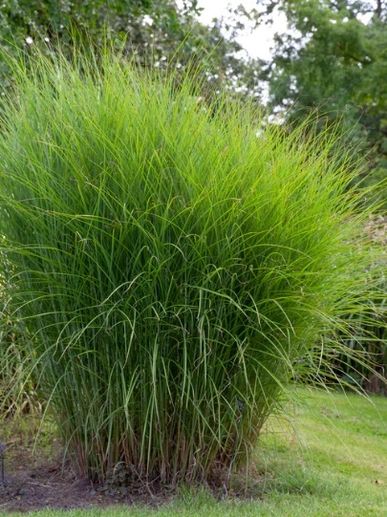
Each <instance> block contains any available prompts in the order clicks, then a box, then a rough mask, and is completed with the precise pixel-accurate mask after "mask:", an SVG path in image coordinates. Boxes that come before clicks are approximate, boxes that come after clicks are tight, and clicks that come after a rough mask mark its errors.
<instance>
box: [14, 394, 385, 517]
mask: <svg viewBox="0 0 387 517" xmlns="http://www.w3.org/2000/svg"><path fill="white" fill-rule="evenodd" d="M295 395H296V399H297V400H296V402H295V403H294V404H293V403H292V404H291V406H290V409H289V412H288V417H287V418H286V419H285V418H283V417H281V418H278V417H277V418H272V419H271V421H270V422H269V424H268V426H267V432H265V433H264V435H263V436H262V439H261V443H260V447H259V448H258V452H257V457H256V462H257V470H258V472H261V471H262V472H264V473H265V474H264V475H263V476H262V482H260V483H259V484H258V485H259V486H258V495H259V497H258V498H256V499H254V500H236V499H232V498H225V499H224V500H222V501H218V500H216V499H215V498H214V497H213V496H212V495H211V494H209V493H208V492H206V491H204V490H201V491H194V490H188V489H185V490H182V491H181V492H180V495H179V496H178V497H177V498H176V499H175V500H174V502H173V503H170V504H168V505H165V506H162V507H161V508H158V509H151V508H144V507H122V506H120V507H112V508H110V509H105V510H103V509H94V510H71V511H66V513H65V514H63V515H65V517H89V516H101V517H124V516H128V517H143V516H144V517H145V516H154V517H162V516H171V517H173V516H187V517H193V516H205V517H215V516H219V517H220V516H222V517H224V516H250V515H251V516H255V515H259V516H261V515H262V516H265V515H275V516H302V517H309V516H345V517H348V516H362V517H363V516H372V515H375V516H377V517H383V516H387V398H382V397H371V398H370V399H368V400H367V399H366V398H364V397H361V396H359V395H354V394H350V395H348V394H342V393H326V392H323V391H317V390H306V389H297V391H296V392H295ZM15 515H16V514H15ZM34 515H35V514H34ZM56 515H61V512H59V511H57V510H55V511H41V512H38V513H36V516H39V517H53V516H56Z"/></svg>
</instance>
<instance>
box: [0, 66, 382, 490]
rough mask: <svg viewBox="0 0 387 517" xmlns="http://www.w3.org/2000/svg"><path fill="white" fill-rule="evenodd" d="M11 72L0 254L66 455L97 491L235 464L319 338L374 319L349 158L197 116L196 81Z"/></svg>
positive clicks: (225, 110) (253, 123)
mask: <svg viewBox="0 0 387 517" xmlns="http://www.w3.org/2000/svg"><path fill="white" fill-rule="evenodd" d="M14 68H15V75H16V76H17V82H18V87H17V91H16V95H14V96H13V97H11V98H10V99H9V100H8V103H7V106H6V108H5V111H4V114H3V120H2V125H3V131H2V134H1V138H0V152H1V155H2V165H1V182H0V199H1V210H2V217H1V221H2V233H3V234H4V236H5V241H4V243H3V244H2V247H3V252H4V253H5V254H6V257H7V260H8V261H10V263H11V264H12V268H14V271H15V272H14V275H13V283H14V285H15V288H14V291H13V297H12V310H13V312H14V314H17V315H18V317H19V318H21V320H22V321H23V322H24V324H25V325H26V326H27V327H28V329H29V331H30V332H31V334H32V339H31V340H30V346H31V347H32V348H33V350H32V351H31V354H33V357H36V366H35V371H36V372H37V375H38V376H39V386H40V389H41V393H42V395H43V397H44V398H45V399H46V400H48V401H49V404H50V407H51V408H52V411H53V412H54V414H55V417H56V419H57V421H58V423H59V424H60V425H59V429H60V431H61V432H62V435H63V439H64V441H65V443H66V450H67V451H69V453H70V455H71V457H72V459H73V461H74V462H75V464H76V465H77V467H78V469H79V471H80V472H81V473H83V474H87V475H88V476H89V477H91V478H94V479H104V478H105V477H106V475H107V474H108V473H109V472H110V471H111V470H112V469H114V468H115V467H117V465H118V464H120V463H121V464H123V465H124V467H125V468H126V469H127V471H128V474H129V475H133V476H140V477H145V478H147V479H149V478H152V479H155V478H157V479H161V480H162V481H163V482H176V481H178V480H181V479H184V480H189V479H203V478H207V477H208V476H209V475H210V474H211V472H213V471H214V469H216V468H218V467H219V466H221V467H227V468H231V467H234V466H237V465H240V464H241V463H243V462H245V461H246V460H247V459H248V457H249V453H250V451H251V449H252V447H254V446H255V444H256V439H257V437H258V435H259V431H260V429H261V427H262V424H263V423H264V422H265V420H266V418H267V416H268V415H269V414H270V412H271V411H273V409H274V407H275V406H276V405H277V404H278V403H279V402H280V400H281V394H282V393H283V390H284V388H285V387H286V385H287V383H288V381H289V379H290V378H291V376H292V375H293V374H294V371H295V369H296V368H297V365H298V364H299V363H300V361H301V360H302V358H303V357H304V356H305V354H307V353H308V351H310V350H311V349H312V347H315V344H316V340H318V339H319V338H320V337H321V336H322V335H324V334H326V333H331V332H332V329H333V328H338V327H339V328H340V329H341V331H342V332H345V329H346V325H347V322H346V319H345V315H346V314H348V312H349V311H350V312H351V313H352V314H359V315H362V314H363V315H364V314H366V313H367V304H366V303H365V301H366V300H367V298H368V296H369V292H368V291H367V290H368V289H370V287H369V284H368V286H367V285H366V283H365V282H364V280H365V273H364V272H365V271H366V269H367V267H368V266H369V265H370V263H371V262H373V261H374V257H373V256H372V253H371V252H370V250H368V249H367V247H366V246H364V247H362V246H359V243H360V241H361V239H365V237H362V236H363V235H364V233H362V230H361V228H362V225H363V219H364V217H366V215H365V213H364V212H360V211H358V210H357V208H356V203H357V202H356V199H357V197H356V193H355V192H353V190H351V189H349V190H348V188H347V187H348V184H349V182H350V181H351V174H349V172H348V170H347V168H346V166H345V160H343V156H342V155H341V156H340V159H338V160H335V157H334V156H332V152H331V149H332V146H333V144H334V142H333V141H332V140H329V138H327V137H320V138H319V139H314V140H313V141H307V140H306V139H305V137H304V132H303V130H302V128H301V129H300V130H298V131H294V132H293V133H292V134H290V135H289V134H285V132H284V131H283V130H282V129H281V128H278V127H275V126H272V127H270V128H267V129H262V124H261V122H260V117H259V114H258V113H257V112H256V111H255V110H254V108H253V107H252V106H250V105H248V104H247V105H246V104H245V105H244V106H242V105H239V104H238V103H235V102H234V103H228V102H227V100H226V99H223V100H222V99H221V100H218V102H217V104H216V106H215V105H210V106H206V105H204V104H203V102H202V100H201V98H200V96H199V91H200V86H197V85H196V86H195V87H194V86H193V85H194V83H195V78H191V79H189V78H188V77H187V78H186V79H185V80H184V81H183V82H180V81H179V83H178V85H177V83H176V81H174V78H173V77H169V78H165V77H164V79H161V78H160V77H157V75H155V74H151V73H147V72H144V71H138V70H136V69H135V68H133V67H131V66H129V65H127V64H122V63H120V60H119V59H118V58H117V59H116V58H113V57H109V56H107V57H106V58H105V61H104V63H102V66H101V69H98V70H97V69H96V68H95V66H94V65H93V64H92V63H87V62H86V61H84V60H80V62H79V64H78V65H77V64H72V65H69V64H67V63H66V61H65V60H64V59H60V58H58V59H56V60H55V61H54V62H49V61H47V60H45V59H44V58H40V59H37V60H36V62H35V63H34V66H33V67H32V71H29V72H28V73H27V72H26V71H25V69H24V68H23V65H18V66H16V65H15V66H14ZM371 283H372V282H371Z"/></svg>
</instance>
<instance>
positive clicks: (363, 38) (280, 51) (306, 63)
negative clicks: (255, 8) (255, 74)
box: [259, 0, 387, 182]
mask: <svg viewBox="0 0 387 517" xmlns="http://www.w3.org/2000/svg"><path fill="white" fill-rule="evenodd" d="M262 5H263V7H264V9H262V10H261V12H260V14H259V16H260V18H259V20H260V21H262V16H263V15H265V16H266V20H267V21H270V17H271V16H272V13H273V11H274V9H275V8H277V9H280V10H282V11H283V12H285V14H286V16H287V20H288V27H289V30H288V31H287V32H286V33H283V34H277V35H276V39H275V49H274V55H273V59H272V61H271V62H270V63H267V65H266V69H265V73H264V78H265V79H267V80H268V81H269V84H270V106H271V107H272V108H273V109H274V108H277V109H278V108H280V109H282V110H286V113H287V115H288V119H289V120H291V121H297V122H298V121H300V119H303V118H304V117H305V116H306V115H307V114H309V113H310V112H311V111H316V110H318V112H319V114H320V116H321V117H322V119H323V120H324V123H326V122H328V123H330V122H332V121H333V122H337V121H338V120H340V122H341V124H342V126H343V129H344V131H345V132H346V133H347V136H348V138H350V139H351V140H352V141H353V140H355V141H357V143H358V144H360V149H361V150H362V151H363V152H365V151H367V152H368V158H369V159H368V170H367V171H366V172H367V182H372V181H376V180H381V179H384V178H386V176H387V81H386V78H387V3H386V2H385V1H382V0H378V1H360V0H356V1H354V0H282V1H280V2H277V1H276V2H273V1H271V0H270V1H269V2H261V7H262Z"/></svg>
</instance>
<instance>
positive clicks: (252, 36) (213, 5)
mask: <svg viewBox="0 0 387 517" xmlns="http://www.w3.org/2000/svg"><path fill="white" fill-rule="evenodd" d="M240 4H243V6H244V7H245V8H246V10H249V9H253V8H254V7H256V4H257V2H256V0H199V1H198V6H199V7H201V8H203V11H202V13H201V16H200V21H202V22H203V23H205V24H208V25H210V24H211V21H212V19H213V18H215V17H217V18H221V17H224V18H226V19H227V8H228V7H229V6H230V7H233V8H236V7H238V6H239V5H240ZM246 21H247V20H246ZM285 30H286V17H285V15H284V14H283V13H279V12H276V13H274V21H273V24H272V25H269V26H267V25H264V24H261V25H260V26H259V27H258V28H255V29H253V28H252V27H246V29H245V30H244V31H243V32H242V33H241V34H240V35H239V37H238V38H237V41H238V43H240V44H241V46H242V47H243V48H244V49H245V50H246V52H247V53H248V54H249V55H250V56H251V57H254V58H255V57H258V58H261V59H270V57H271V48H272V46H273V44H274V40H273V37H274V34H275V33H276V32H284V31H285Z"/></svg>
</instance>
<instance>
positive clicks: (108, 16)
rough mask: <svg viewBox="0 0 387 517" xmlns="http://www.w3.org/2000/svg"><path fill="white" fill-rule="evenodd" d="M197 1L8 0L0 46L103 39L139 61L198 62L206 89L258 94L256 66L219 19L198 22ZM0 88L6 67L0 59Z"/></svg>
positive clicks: (0, 10) (0, 22)
mask: <svg viewBox="0 0 387 517" xmlns="http://www.w3.org/2000/svg"><path fill="white" fill-rule="evenodd" d="M199 11H200V10H199V8H198V6H197V0H186V1H185V2H184V3H183V4H182V5H181V6H180V7H178V6H177V4H176V2H175V1H173V0H157V1H154V0H109V1H103V0H85V1H83V0H8V1H6V2H3V3H2V5H1V6H0V38H1V46H2V47H3V48H6V50H7V51H8V52H13V51H14V49H15V47H24V48H25V49H28V50H32V49H33V48H35V47H36V46H37V45H40V46H42V45H43V46H45V47H46V49H47V51H52V50H54V51H55V48H56V47H57V46H58V44H60V46H61V48H62V50H63V49H71V48H72V46H73V43H74V36H75V35H76V38H77V39H79V38H81V39H82V38H83V37H85V38H86V41H87V44H92V45H93V46H94V48H98V47H100V46H101V45H102V44H103V43H104V42H105V41H106V39H108V41H109V42H110V43H111V44H113V45H115V46H118V47H120V48H121V47H122V45H123V42H125V51H126V53H127V54H128V56H130V57H131V58H134V59H136V61H138V62H139V63H140V64H142V65H145V64H148V65H149V64H150V65H152V66H156V67H164V66H165V67H166V66H167V65H168V64H169V63H170V62H171V59H172V61H173V63H174V64H175V66H176V67H177V68H179V69H181V70H184V68H185V67H186V66H187V64H188V63H190V64H191V65H192V64H197V65H199V66H200V69H201V71H202V73H203V74H204V75H205V78H206V82H207V83H209V85H210V88H209V89H208V91H212V92H216V91H218V90H221V89H224V88H226V89H228V90H230V91H232V92H235V93H236V92H238V93H239V94H244V95H246V94H249V95H255V96H256V97H258V94H259V91H260V90H259V87H258V75H259V70H258V68H257V66H256V63H254V66H252V62H250V61H246V60H241V59H239V58H238V56H237V53H238V52H239V51H240V50H241V47H240V45H239V44H238V43H237V42H236V41H235V39H233V38H228V37H225V36H224V35H223V33H222V30H221V25H220V23H215V24H214V25H213V26H211V27H208V26H207V25H204V24H202V23H200V22H199V21H198V16H197V15H198V14H199ZM0 73H1V75H0V77H1V79H2V84H3V87H4V86H6V85H7V83H8V82H9V80H10V78H9V72H8V70H7V67H6V65H5V63H4V62H3V63H1V68H0Z"/></svg>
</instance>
